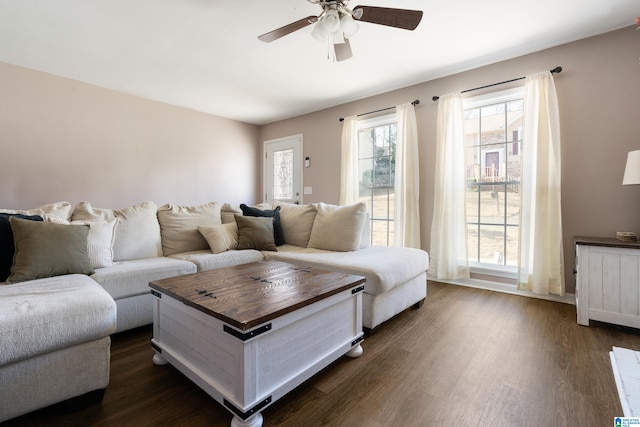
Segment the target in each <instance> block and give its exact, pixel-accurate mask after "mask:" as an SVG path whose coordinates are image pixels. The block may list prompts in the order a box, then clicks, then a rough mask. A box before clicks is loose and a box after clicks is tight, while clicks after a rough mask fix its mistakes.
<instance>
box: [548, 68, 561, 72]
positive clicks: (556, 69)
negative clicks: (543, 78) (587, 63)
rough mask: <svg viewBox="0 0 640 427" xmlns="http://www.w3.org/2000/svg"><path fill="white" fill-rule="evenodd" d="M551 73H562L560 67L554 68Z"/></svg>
mask: <svg viewBox="0 0 640 427" xmlns="http://www.w3.org/2000/svg"><path fill="white" fill-rule="evenodd" d="M551 72H552V73H560V72H562V67H556V68H554V69H553V70H551Z"/></svg>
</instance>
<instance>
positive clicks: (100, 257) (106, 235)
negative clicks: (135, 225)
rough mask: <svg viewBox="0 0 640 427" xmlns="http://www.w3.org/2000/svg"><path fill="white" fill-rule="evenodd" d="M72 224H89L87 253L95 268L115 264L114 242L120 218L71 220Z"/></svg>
mask: <svg viewBox="0 0 640 427" xmlns="http://www.w3.org/2000/svg"><path fill="white" fill-rule="evenodd" d="M70 224H71V225H88V226H89V235H88V236H87V254H88V255H89V262H90V263H91V267H93V268H102V267H109V266H110V265H113V244H114V243H115V237H116V228H117V226H118V219H117V218H114V219H110V220H108V221H71V222H70Z"/></svg>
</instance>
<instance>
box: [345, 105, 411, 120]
mask: <svg viewBox="0 0 640 427" xmlns="http://www.w3.org/2000/svg"><path fill="white" fill-rule="evenodd" d="M418 104H420V100H419V99H416V100H415V101H413V102H412V103H411V105H413V106H414V107H415V106H416V105H418ZM394 108H396V107H387V108H381V109H380V110H375V111H369V112H368V113H362V114H358V116H357V117H360V116H366V115H367V114H373V113H379V112H381V111H387V110H393V109H394ZM340 121H341V122H344V117H340Z"/></svg>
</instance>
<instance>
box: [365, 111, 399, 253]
mask: <svg viewBox="0 0 640 427" xmlns="http://www.w3.org/2000/svg"><path fill="white" fill-rule="evenodd" d="M396 139H397V122H396V118H395V114H394V115H388V116H384V117H378V118H375V119H371V120H363V121H361V122H360V123H359V124H358V152H359V154H358V175H359V177H360V178H359V184H360V185H359V201H360V202H363V203H365V204H366V205H367V211H368V212H369V215H370V221H371V222H370V226H371V243H372V244H374V245H387V246H391V245H393V243H394V234H393V232H394V228H393V225H394V207H395V198H394V195H395V192H394V181H395V162H396Z"/></svg>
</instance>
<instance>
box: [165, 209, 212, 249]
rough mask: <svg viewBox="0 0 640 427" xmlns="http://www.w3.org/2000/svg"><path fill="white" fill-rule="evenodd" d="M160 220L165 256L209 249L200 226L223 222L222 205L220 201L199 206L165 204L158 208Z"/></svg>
mask: <svg viewBox="0 0 640 427" xmlns="http://www.w3.org/2000/svg"><path fill="white" fill-rule="evenodd" d="M158 222H160V233H161V235H162V252H163V253H164V256H169V255H173V254H177V253H181V252H188V251H197V250H201V249H208V248H209V245H208V244H207V241H206V240H205V239H204V237H202V234H200V232H198V226H199V225H213V224H222V221H221V219H220V205H219V204H218V202H210V203H206V204H204V205H199V206H178V205H164V206H161V207H159V208H158Z"/></svg>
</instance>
